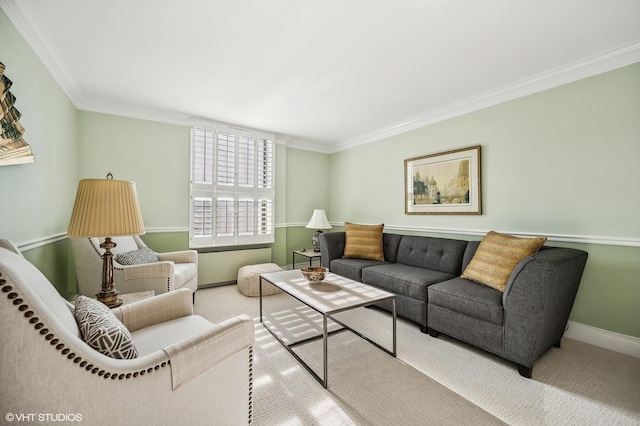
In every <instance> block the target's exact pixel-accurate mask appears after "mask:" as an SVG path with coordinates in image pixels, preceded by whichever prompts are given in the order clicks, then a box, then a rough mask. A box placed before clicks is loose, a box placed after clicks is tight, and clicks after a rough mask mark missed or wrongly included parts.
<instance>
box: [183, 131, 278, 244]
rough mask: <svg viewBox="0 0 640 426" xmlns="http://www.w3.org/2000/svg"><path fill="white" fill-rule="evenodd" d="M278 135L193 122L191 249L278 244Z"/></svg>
mask: <svg viewBox="0 0 640 426" xmlns="http://www.w3.org/2000/svg"><path fill="white" fill-rule="evenodd" d="M273 140H274V135H271V134H268V133H264V132H259V131H255V130H246V129H237V128H233V127H231V126H227V125H222V124H218V123H209V122H201V121H193V122H192V137H191V145H192V146H191V153H192V155H191V203H190V209H189V213H190V226H189V245H190V247H192V248H197V247H213V246H232V245H247V244H256V243H272V242H273V241H274V220H275V218H274V199H275V188H274V170H275V169H274V164H273V163H274V160H275V158H274V142H273Z"/></svg>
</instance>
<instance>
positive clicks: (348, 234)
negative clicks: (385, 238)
mask: <svg viewBox="0 0 640 426" xmlns="http://www.w3.org/2000/svg"><path fill="white" fill-rule="evenodd" d="M383 228H384V224H380V225H360V224H356V223H349V222H345V238H346V240H345V246H344V254H343V256H342V257H344V258H348V259H349V258H350V259H372V260H379V261H384V252H383V249H382V230H383Z"/></svg>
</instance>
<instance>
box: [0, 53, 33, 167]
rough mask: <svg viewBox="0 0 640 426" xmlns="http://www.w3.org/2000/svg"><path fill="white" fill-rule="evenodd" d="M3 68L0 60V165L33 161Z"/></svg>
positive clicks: (9, 82) (14, 99)
mask: <svg viewBox="0 0 640 426" xmlns="http://www.w3.org/2000/svg"><path fill="white" fill-rule="evenodd" d="M4 70H5V66H4V64H3V63H2V62H0V126H1V128H0V132H1V133H0V166H8V165H10V164H25V163H33V162H34V161H35V157H34V156H33V153H32V152H31V147H30V146H29V144H28V143H27V142H26V141H25V140H24V139H22V135H23V134H24V127H22V126H21V125H20V123H19V122H18V120H20V117H22V114H20V111H18V110H17V109H16V108H15V107H14V104H15V103H16V97H15V96H14V95H13V94H12V93H11V92H10V91H9V89H10V88H11V85H12V84H13V83H12V82H11V80H9V78H8V77H7V76H6V75H4Z"/></svg>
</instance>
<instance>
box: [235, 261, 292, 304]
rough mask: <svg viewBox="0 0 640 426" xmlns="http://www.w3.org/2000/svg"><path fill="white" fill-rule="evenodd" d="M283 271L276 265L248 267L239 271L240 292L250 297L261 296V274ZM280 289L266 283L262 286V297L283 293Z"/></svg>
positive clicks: (264, 264) (267, 264)
mask: <svg viewBox="0 0 640 426" xmlns="http://www.w3.org/2000/svg"><path fill="white" fill-rule="evenodd" d="M278 271H282V268H281V267H279V266H278V265H276V264H275V263H261V264H259V265H247V266H243V267H242V268H240V269H239V270H238V290H240V293H242V294H244V295H245V296H249V297H257V296H260V274H266V273H267V272H278ZM281 292H282V290H280V289H279V288H278V287H276V286H274V285H271V284H269V283H267V282H265V283H264V284H263V285H262V295H263V296H270V295H272V294H278V293H281Z"/></svg>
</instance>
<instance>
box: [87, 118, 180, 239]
mask: <svg viewBox="0 0 640 426" xmlns="http://www.w3.org/2000/svg"><path fill="white" fill-rule="evenodd" d="M189 135H190V133H189V128H188V127H186V126H177V125H171V124H164V123H158V122H154V121H147V120H138V119H133V118H125V117H119V116H115V115H108V114H99V113H94V112H87V111H80V113H79V134H78V138H79V150H78V158H79V160H80V161H79V163H78V178H79V179H84V178H98V179H102V178H104V177H105V176H106V174H107V172H111V173H113V176H114V178H115V179H123V180H131V181H134V182H135V183H136V188H137V190H138V197H139V198H140V207H141V208H142V215H143V220H144V224H145V227H147V228H156V229H158V228H174V229H175V228H187V227H188V226H189V137H190V136H189Z"/></svg>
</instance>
